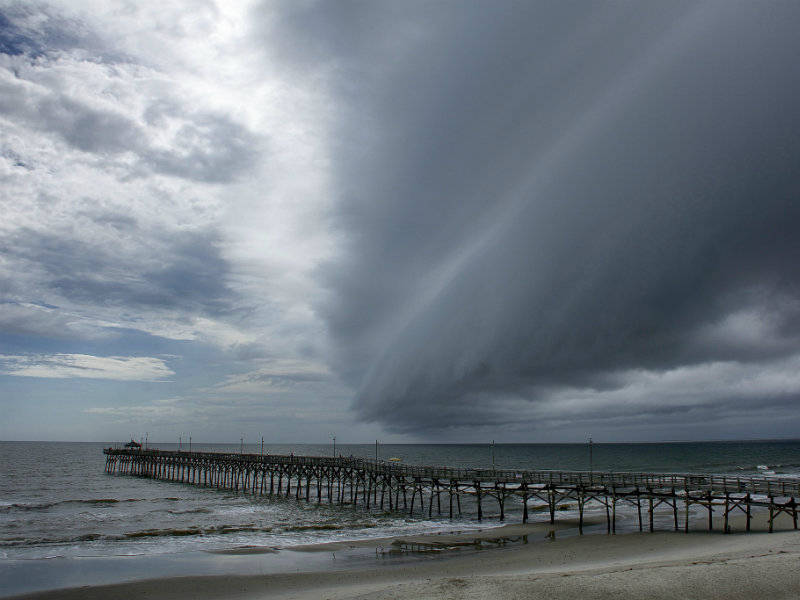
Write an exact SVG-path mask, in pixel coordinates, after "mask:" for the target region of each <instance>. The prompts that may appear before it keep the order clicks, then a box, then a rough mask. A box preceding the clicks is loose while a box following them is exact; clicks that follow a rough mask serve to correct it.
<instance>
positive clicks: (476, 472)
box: [103, 448, 800, 497]
mask: <svg viewBox="0 0 800 600" xmlns="http://www.w3.org/2000/svg"><path fill="white" fill-rule="evenodd" d="M103 453H104V454H106V455H116V456H128V457H138V458H140V459H144V458H146V457H152V458H185V459H189V458H191V459H195V460H213V461H222V462H226V461H227V462H232V463H238V464H251V465H296V466H308V467H327V468H341V467H350V468H358V469H362V470H364V471H365V472H367V473H374V474H379V475H392V476H396V477H406V478H413V479H420V480H437V481H469V482H486V483H492V484H495V483H498V484H503V485H504V486H506V487H508V486H509V485H514V484H519V485H521V484H525V485H526V486H531V485H542V486H546V485H556V486H559V487H563V486H578V487H592V486H598V487H612V488H628V487H640V488H654V489H661V488H671V489H680V490H687V491H694V492H721V493H734V494H745V493H749V494H757V495H765V496H784V497H800V479H796V478H787V477H771V476H760V477H741V476H732V475H710V474H697V473H640V472H628V471H607V472H606V471H553V470H538V469H537V470H527V469H470V468H463V467H438V466H425V465H406V464H402V463H396V462H390V461H383V460H374V459H366V458H337V457H330V456H294V455H271V454H242V453H233V452H229V453H219V452H185V451H180V450H150V449H148V450H145V449H127V448H126V449H114V448H107V449H104V450H103Z"/></svg>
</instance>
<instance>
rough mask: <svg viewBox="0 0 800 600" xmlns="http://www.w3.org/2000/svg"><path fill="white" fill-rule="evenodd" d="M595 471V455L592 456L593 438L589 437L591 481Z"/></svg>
mask: <svg viewBox="0 0 800 600" xmlns="http://www.w3.org/2000/svg"><path fill="white" fill-rule="evenodd" d="M593 471H594V457H593V456H592V438H589V483H591V479H592V473H593Z"/></svg>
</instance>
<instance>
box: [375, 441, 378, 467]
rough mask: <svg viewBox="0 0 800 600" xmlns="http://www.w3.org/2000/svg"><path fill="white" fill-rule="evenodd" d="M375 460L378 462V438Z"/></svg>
mask: <svg viewBox="0 0 800 600" xmlns="http://www.w3.org/2000/svg"><path fill="white" fill-rule="evenodd" d="M375 462H378V440H375Z"/></svg>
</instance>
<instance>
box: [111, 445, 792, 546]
mask: <svg viewBox="0 0 800 600" xmlns="http://www.w3.org/2000/svg"><path fill="white" fill-rule="evenodd" d="M103 453H104V454H105V455H106V466H105V470H106V472H107V473H109V474H118V475H133V476H139V477H150V478H153V479H160V480H166V481H175V482H182V483H189V484H194V485H202V486H213V487H217V488H223V489H231V490H240V491H242V492H247V493H253V494H270V495H275V494H277V495H283V496H294V497H295V498H296V499H298V500H301V499H302V500H305V501H309V502H310V501H315V502H329V503H340V504H352V505H353V506H359V505H360V506H364V507H366V508H380V509H381V510H386V509H388V510H390V511H394V510H397V511H407V512H408V514H409V515H413V514H414V513H415V512H417V513H418V514H421V515H424V514H426V512H427V515H428V516H432V515H433V511H434V510H435V511H436V513H437V514H442V497H443V496H444V497H445V501H446V502H447V506H446V508H445V510H446V511H447V514H449V516H450V518H452V517H453V516H454V511H455V514H461V509H462V505H461V502H462V498H464V499H465V500H467V501H469V502H470V503H474V505H475V508H476V510H477V518H478V520H481V519H483V517H484V514H485V513H486V511H487V509H492V510H493V512H494V511H496V512H499V518H500V519H501V520H502V519H505V518H506V509H507V507H508V508H510V507H512V506H513V507H514V508H515V510H520V511H521V513H522V522H523V523H524V522H527V521H528V518H529V512H530V511H532V510H545V511H547V512H549V516H550V522H551V523H553V522H555V519H556V514H557V511H559V510H560V509H561V508H563V507H564V505H565V504H568V505H571V507H575V505H577V509H578V518H579V526H580V527H581V528H582V527H583V523H584V510H585V508H586V505H587V503H590V502H593V503H595V506H597V505H598V504H599V505H600V506H601V507H604V508H605V515H606V521H607V525H608V531H615V529H616V521H617V516H616V511H617V505H618V504H619V503H624V504H628V505H632V506H633V507H635V508H636V511H637V515H638V523H639V530H640V531H642V530H643V529H644V521H643V507H644V512H646V515H647V522H648V527H649V530H650V531H653V530H654V516H655V515H656V511H657V509H660V511H662V512H664V511H666V514H667V515H669V516H671V517H672V519H670V521H671V525H672V527H674V529H675V530H676V531H677V530H679V529H680V528H681V526H682V528H683V529H684V530H685V531H689V520H690V519H689V516H690V512H691V511H692V509H693V508H694V510H695V511H697V510H698V507H699V510H701V511H702V510H705V511H707V512H708V527H709V529H713V516H714V512H715V511H721V515H722V517H723V519H724V520H723V530H724V531H725V532H726V533H727V532H729V531H730V527H729V523H728V519H729V515H731V514H733V513H734V512H736V511H741V512H743V513H744V514H745V515H746V520H745V523H746V530H747V531H749V530H750V523H751V520H752V518H753V515H752V512H753V511H752V509H753V508H758V509H766V510H764V511H763V512H765V513H767V514H768V530H769V531H770V532H772V530H773V523H774V521H775V519H776V518H777V517H778V516H779V515H781V514H786V515H788V517H789V518H791V519H792V522H793V526H794V529H797V512H798V500H800V480H798V479H788V478H780V477H731V476H724V475H699V474H674V473H667V474H664V473H629V472H589V471H540V470H536V471H527V470H507V469H465V468H449V467H431V466H414V465H405V464H398V463H393V462H386V461H376V460H371V459H361V458H334V457H324V456H275V455H261V454H235V453H217V452H182V451H179V450H178V451H175V450H145V449H128V448H126V449H115V448H107V449H104V450H103ZM509 500H511V502H510V503H509V502H508V501H509ZM487 503H488V504H487ZM681 509H682V510H681ZM681 512H682V513H683V514H682V517H683V518H682V519H681V518H680V516H681V515H680V514H679V513H681ZM718 514H719V513H718ZM681 521H682V523H681Z"/></svg>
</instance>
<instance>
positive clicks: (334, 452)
mask: <svg viewBox="0 0 800 600" xmlns="http://www.w3.org/2000/svg"><path fill="white" fill-rule="evenodd" d="M333 458H336V436H333Z"/></svg>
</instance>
